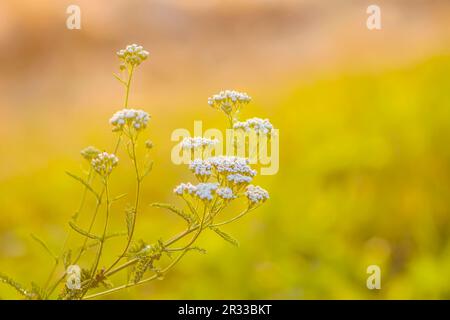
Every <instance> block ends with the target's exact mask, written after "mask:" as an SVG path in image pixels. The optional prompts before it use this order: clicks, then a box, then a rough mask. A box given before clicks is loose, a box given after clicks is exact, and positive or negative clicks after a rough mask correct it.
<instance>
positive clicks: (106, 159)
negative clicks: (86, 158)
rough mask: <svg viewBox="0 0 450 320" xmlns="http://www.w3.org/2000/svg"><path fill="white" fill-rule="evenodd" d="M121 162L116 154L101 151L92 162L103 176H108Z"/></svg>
mask: <svg viewBox="0 0 450 320" xmlns="http://www.w3.org/2000/svg"><path fill="white" fill-rule="evenodd" d="M118 163H119V158H117V156H116V155H115V154H112V153H107V152H101V153H99V154H98V155H97V156H96V157H95V158H94V159H92V161H91V164H92V167H93V168H94V170H95V171H97V173H98V174H100V175H101V176H104V177H105V176H108V175H109V174H110V173H111V171H112V170H113V169H114V167H115V166H117V164H118Z"/></svg>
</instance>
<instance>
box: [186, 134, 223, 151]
mask: <svg viewBox="0 0 450 320" xmlns="http://www.w3.org/2000/svg"><path fill="white" fill-rule="evenodd" d="M218 142H219V140H217V139H207V138H203V137H193V138H190V137H189V138H184V139H183V141H182V142H181V147H182V148H183V149H197V148H202V147H212V146H214V145H216V144H217V143H218Z"/></svg>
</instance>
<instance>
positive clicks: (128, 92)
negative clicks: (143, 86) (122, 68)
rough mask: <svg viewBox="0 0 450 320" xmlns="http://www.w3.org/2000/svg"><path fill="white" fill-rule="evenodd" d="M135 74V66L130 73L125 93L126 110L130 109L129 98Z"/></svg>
mask: <svg viewBox="0 0 450 320" xmlns="http://www.w3.org/2000/svg"><path fill="white" fill-rule="evenodd" d="M133 72H134V66H132V67H131V69H129V71H128V81H127V84H126V91H125V108H127V107H128V96H129V94H130V86H131V78H132V77H133Z"/></svg>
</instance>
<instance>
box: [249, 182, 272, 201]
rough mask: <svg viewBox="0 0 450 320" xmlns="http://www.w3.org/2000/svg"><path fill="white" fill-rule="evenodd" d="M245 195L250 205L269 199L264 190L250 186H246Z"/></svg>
mask: <svg viewBox="0 0 450 320" xmlns="http://www.w3.org/2000/svg"><path fill="white" fill-rule="evenodd" d="M245 195H246V197H247V198H248V200H249V201H250V202H251V203H252V204H257V203H260V202H264V201H266V200H267V199H269V193H268V192H267V191H266V190H264V189H263V188H261V187H260V186H254V185H252V184H251V185H249V186H247V188H246V190H245Z"/></svg>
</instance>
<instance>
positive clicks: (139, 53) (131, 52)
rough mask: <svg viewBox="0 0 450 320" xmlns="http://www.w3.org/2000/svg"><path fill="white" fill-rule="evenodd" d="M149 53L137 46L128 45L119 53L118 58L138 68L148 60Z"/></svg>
mask: <svg viewBox="0 0 450 320" xmlns="http://www.w3.org/2000/svg"><path fill="white" fill-rule="evenodd" d="M148 55H149V53H148V51H146V50H144V48H143V47H142V46H138V45H137V44H131V45H128V46H127V47H126V48H125V49H122V50H119V51H117V56H118V57H119V59H120V60H122V61H123V63H125V64H128V65H130V66H138V65H140V64H141V62H142V61H144V60H145V59H147V58H148Z"/></svg>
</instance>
